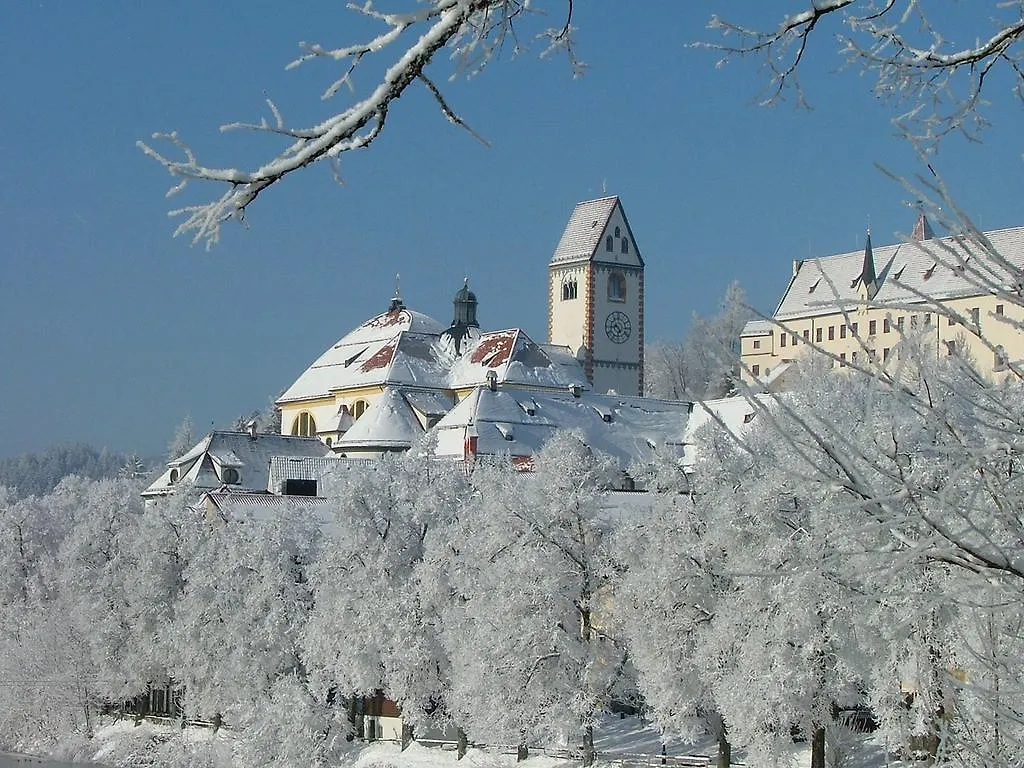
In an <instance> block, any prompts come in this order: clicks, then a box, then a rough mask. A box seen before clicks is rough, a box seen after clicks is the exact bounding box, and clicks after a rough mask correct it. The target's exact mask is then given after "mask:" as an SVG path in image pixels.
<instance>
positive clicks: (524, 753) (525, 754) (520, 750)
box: [516, 744, 530, 763]
mask: <svg viewBox="0 0 1024 768" xmlns="http://www.w3.org/2000/svg"><path fill="white" fill-rule="evenodd" d="M529 757H530V750H529V749H528V748H527V746H526V745H525V744H520V745H519V746H518V747H516V762H517V763H521V762H523V760H527V759H529Z"/></svg>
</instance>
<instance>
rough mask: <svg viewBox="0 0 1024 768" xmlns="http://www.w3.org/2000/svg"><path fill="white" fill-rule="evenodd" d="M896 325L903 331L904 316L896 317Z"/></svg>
mask: <svg viewBox="0 0 1024 768" xmlns="http://www.w3.org/2000/svg"><path fill="white" fill-rule="evenodd" d="M896 327H897V328H898V329H899V331H900V332H901V333H902V331H903V318H902V317H897V318H896Z"/></svg>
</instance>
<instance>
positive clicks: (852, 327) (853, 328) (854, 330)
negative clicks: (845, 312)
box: [850, 323, 857, 336]
mask: <svg viewBox="0 0 1024 768" xmlns="http://www.w3.org/2000/svg"><path fill="white" fill-rule="evenodd" d="M850 333H852V334H853V335H854V336H856V335H857V324H856V323H850Z"/></svg>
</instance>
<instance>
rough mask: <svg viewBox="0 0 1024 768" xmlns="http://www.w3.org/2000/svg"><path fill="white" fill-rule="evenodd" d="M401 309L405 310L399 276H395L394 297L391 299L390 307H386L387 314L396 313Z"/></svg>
mask: <svg viewBox="0 0 1024 768" xmlns="http://www.w3.org/2000/svg"><path fill="white" fill-rule="evenodd" d="M402 309H405V304H404V303H403V302H402V285H401V275H397V274H396V275H395V295H394V296H392V297H391V305H390V306H389V307H388V312H398V311H399V310H402Z"/></svg>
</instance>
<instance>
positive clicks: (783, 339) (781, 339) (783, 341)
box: [779, 333, 789, 347]
mask: <svg viewBox="0 0 1024 768" xmlns="http://www.w3.org/2000/svg"><path fill="white" fill-rule="evenodd" d="M788 337H789V334H788V333H784V334H782V336H780V337H779V346H780V347H784V346H786V339H787V338H788Z"/></svg>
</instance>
